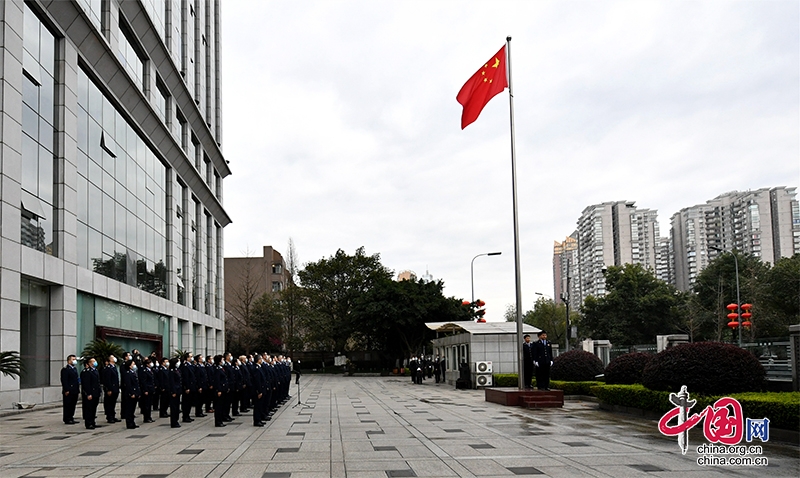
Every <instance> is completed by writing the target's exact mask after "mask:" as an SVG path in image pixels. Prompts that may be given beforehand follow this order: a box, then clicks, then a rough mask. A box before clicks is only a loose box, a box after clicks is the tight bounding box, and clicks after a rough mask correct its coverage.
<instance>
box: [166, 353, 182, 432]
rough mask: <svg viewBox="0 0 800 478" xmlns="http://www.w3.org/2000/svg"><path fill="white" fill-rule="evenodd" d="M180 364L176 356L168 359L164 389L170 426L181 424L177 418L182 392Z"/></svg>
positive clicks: (174, 426)
mask: <svg viewBox="0 0 800 478" xmlns="http://www.w3.org/2000/svg"><path fill="white" fill-rule="evenodd" d="M180 366H181V362H180V360H178V359H177V358H171V359H169V371H168V372H167V386H166V390H167V396H168V398H169V424H170V426H171V427H172V428H180V427H181V424H180V423H178V418H179V417H180V412H181V411H180V403H181V394H182V393H183V384H182V383H181V380H182V377H181V371H180V370H179V369H180Z"/></svg>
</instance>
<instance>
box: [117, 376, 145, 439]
mask: <svg viewBox="0 0 800 478" xmlns="http://www.w3.org/2000/svg"><path fill="white" fill-rule="evenodd" d="M136 368H137V367H136V364H135V363H134V362H133V360H128V361H126V362H125V363H124V364H123V365H122V387H121V389H120V393H121V394H122V418H124V419H125V425H126V426H127V428H139V425H137V424H136V422H135V421H134V419H135V415H134V414H135V413H136V402H137V401H138V400H139V398H140V397H141V393H142V392H141V388H140V387H139V379H138V377H137V376H136Z"/></svg>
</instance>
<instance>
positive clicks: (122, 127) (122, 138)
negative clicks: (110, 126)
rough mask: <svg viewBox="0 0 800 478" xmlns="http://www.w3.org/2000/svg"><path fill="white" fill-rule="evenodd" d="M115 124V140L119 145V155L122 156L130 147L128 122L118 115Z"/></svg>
mask: <svg viewBox="0 0 800 478" xmlns="http://www.w3.org/2000/svg"><path fill="white" fill-rule="evenodd" d="M115 126H116V130H115V131H114V141H116V143H117V145H118V146H119V148H118V149H117V157H118V158H121V157H122V156H123V155H124V152H125V150H127V149H128V123H127V122H126V121H125V120H123V119H122V118H121V117H118V118H117V119H116V121H115Z"/></svg>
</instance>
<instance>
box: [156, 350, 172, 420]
mask: <svg viewBox="0 0 800 478" xmlns="http://www.w3.org/2000/svg"><path fill="white" fill-rule="evenodd" d="M155 375H156V387H158V394H159V395H160V397H159V399H158V418H169V406H170V400H171V399H172V394H171V393H170V391H169V359H166V358H165V359H161V366H160V367H158V370H156V372H155Z"/></svg>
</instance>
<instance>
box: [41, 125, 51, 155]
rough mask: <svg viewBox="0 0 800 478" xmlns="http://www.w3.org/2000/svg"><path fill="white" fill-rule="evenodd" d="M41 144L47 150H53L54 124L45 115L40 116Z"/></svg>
mask: <svg viewBox="0 0 800 478" xmlns="http://www.w3.org/2000/svg"><path fill="white" fill-rule="evenodd" d="M39 144H41V145H42V146H43V147H44V148H45V149H46V150H47V151H50V152H51V153H52V152H53V126H51V125H50V124H49V123H48V122H47V121H45V119H44V118H43V117H41V116H40V117H39Z"/></svg>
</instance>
